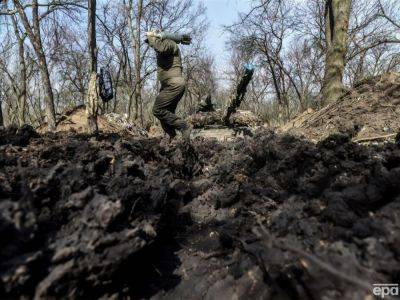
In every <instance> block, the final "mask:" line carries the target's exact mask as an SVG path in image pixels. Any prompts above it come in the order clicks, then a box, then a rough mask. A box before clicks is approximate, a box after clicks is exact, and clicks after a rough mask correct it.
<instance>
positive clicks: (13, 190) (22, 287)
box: [0, 127, 400, 299]
mask: <svg viewBox="0 0 400 300" xmlns="http://www.w3.org/2000/svg"><path fill="white" fill-rule="evenodd" d="M0 137H1V138H0V244H1V247H0V278H1V280H0V298H12V299H22V298H27V299H30V298H36V299H45V298H57V299H58V298H60V299H61V298H66V297H68V298H75V299H78V298H79V299H80V298H88V299H91V298H96V299H98V298H102V299H141V298H156V299H177V298H178V299H199V298H204V299H231V298H234V299H339V298H340V299H362V298H364V297H366V296H368V295H372V284H373V283H382V282H383V283H397V282H399V281H400V250H399V249H400V147H399V146H398V145H397V144H395V143H390V144H384V145H376V146H362V145H358V144H355V143H352V142H351V141H350V137H348V136H346V135H335V136H330V137H328V138H327V139H325V140H323V141H321V142H319V143H318V144H313V143H310V142H307V141H305V140H301V139H299V138H295V137H292V136H289V135H277V134H275V133H273V132H269V131H265V130H264V131H260V132H257V133H255V135H254V136H253V137H245V138H243V139H237V140H235V141H234V142H230V143H224V144H222V143H219V142H217V141H213V140H206V139H203V138H196V139H195V140H193V141H192V143H191V145H188V144H185V143H184V142H182V141H179V140H177V141H174V142H172V143H171V144H168V143H166V142H165V141H163V140H160V139H159V138H154V139H134V138H132V137H128V136H120V135H116V134H101V135H99V136H97V137H92V136H86V135H80V134H73V133H66V134H61V133H57V134H45V135H38V134H36V132H35V131H34V130H32V129H31V128H29V127H26V128H25V129H23V130H16V129H6V130H2V131H1V132H0Z"/></svg>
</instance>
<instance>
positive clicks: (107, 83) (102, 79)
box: [99, 68, 114, 102]
mask: <svg viewBox="0 0 400 300" xmlns="http://www.w3.org/2000/svg"><path fill="white" fill-rule="evenodd" d="M99 86H100V97H101V99H102V100H103V101H104V102H108V101H110V100H111V99H112V98H114V90H113V84H112V80H111V74H110V71H109V70H108V69H104V68H100V74H99Z"/></svg>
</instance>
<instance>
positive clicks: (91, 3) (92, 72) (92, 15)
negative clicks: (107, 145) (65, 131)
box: [86, 0, 99, 134]
mask: <svg viewBox="0 0 400 300" xmlns="http://www.w3.org/2000/svg"><path fill="white" fill-rule="evenodd" d="M88 44H89V57H90V65H89V76H90V79H89V88H88V94H87V99H86V117H87V131H88V132H89V133H91V134H93V133H97V131H98V125H97V114H98V108H99V94H98V86H97V48H96V47H97V45H96V0H88Z"/></svg>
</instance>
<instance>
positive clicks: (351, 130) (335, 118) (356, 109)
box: [281, 73, 400, 141]
mask: <svg viewBox="0 0 400 300" xmlns="http://www.w3.org/2000/svg"><path fill="white" fill-rule="evenodd" d="M399 115H400V74H398V73H389V74H384V75H380V76H377V77H373V78H368V79H365V80H362V81H360V82H358V83H357V84H356V85H355V87H354V88H353V89H351V90H350V91H348V92H347V93H345V94H344V95H343V96H342V97H341V98H340V99H339V101H337V102H335V103H332V104H330V105H328V106H326V107H324V108H323V109H321V110H319V111H316V112H314V111H312V110H309V111H306V112H304V113H303V114H302V115H300V116H298V117H297V118H295V119H294V120H292V121H291V122H289V123H288V124H286V125H285V126H283V127H282V128H281V130H282V131H284V132H289V133H291V134H298V135H303V136H305V137H307V138H308V139H312V140H316V141H319V140H322V139H324V138H326V137H328V136H329V135H331V134H333V133H346V134H350V135H351V136H352V137H353V140H354V141H371V140H384V139H388V138H394V137H395V135H396V133H397V132H399V131H400V118H399Z"/></svg>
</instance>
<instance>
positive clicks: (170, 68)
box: [146, 31, 191, 140]
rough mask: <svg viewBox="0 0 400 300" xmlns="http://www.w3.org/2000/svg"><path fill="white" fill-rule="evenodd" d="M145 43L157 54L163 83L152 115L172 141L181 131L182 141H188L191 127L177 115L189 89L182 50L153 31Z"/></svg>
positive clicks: (158, 73)
mask: <svg viewBox="0 0 400 300" xmlns="http://www.w3.org/2000/svg"><path fill="white" fill-rule="evenodd" d="M146 42H147V43H148V44H149V46H150V47H152V48H153V49H154V50H155V51H156V53H157V77H158V80H159V81H160V83H161V90H160V92H159V94H158V96H157V98H156V101H155V103H154V107H153V114H154V116H155V117H157V118H158V119H159V120H160V122H161V126H162V128H163V129H164V131H165V132H166V133H167V134H168V135H169V136H170V138H174V137H175V136H176V130H178V131H180V132H181V133H182V137H183V138H184V139H186V140H188V139H189V138H190V133H191V126H190V125H188V124H187V123H186V122H185V121H184V120H182V119H181V118H179V117H178V116H177V115H176V114H175V111H176V107H177V106H178V103H179V101H180V100H181V98H182V96H183V94H184V92H185V88H186V83H185V80H184V78H183V76H182V61H181V52H180V50H179V47H178V45H177V43H176V42H175V41H174V40H172V39H168V38H162V37H160V36H159V35H158V34H157V32H153V31H151V32H148V33H147V40H146Z"/></svg>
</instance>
